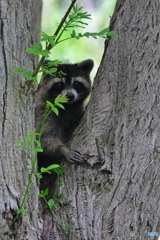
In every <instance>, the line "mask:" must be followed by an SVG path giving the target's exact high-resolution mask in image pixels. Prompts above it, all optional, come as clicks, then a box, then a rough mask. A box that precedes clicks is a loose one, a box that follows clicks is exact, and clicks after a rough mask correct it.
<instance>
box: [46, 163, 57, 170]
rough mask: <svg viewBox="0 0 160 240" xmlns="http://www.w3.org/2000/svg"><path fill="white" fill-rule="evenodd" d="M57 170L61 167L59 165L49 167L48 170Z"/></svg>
mask: <svg viewBox="0 0 160 240" xmlns="http://www.w3.org/2000/svg"><path fill="white" fill-rule="evenodd" d="M55 168H60V165H58V164H52V165H49V166H48V167H47V168H46V169H47V170H51V169H55Z"/></svg>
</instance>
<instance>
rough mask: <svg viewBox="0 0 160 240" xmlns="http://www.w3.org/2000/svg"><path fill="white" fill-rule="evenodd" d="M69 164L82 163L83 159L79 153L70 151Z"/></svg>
mask: <svg viewBox="0 0 160 240" xmlns="http://www.w3.org/2000/svg"><path fill="white" fill-rule="evenodd" d="M70 162H72V163H83V162H84V158H83V156H82V155H81V153H80V152H78V151H77V150H72V151H71V155H70Z"/></svg>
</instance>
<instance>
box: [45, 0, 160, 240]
mask: <svg viewBox="0 0 160 240" xmlns="http://www.w3.org/2000/svg"><path fill="white" fill-rule="evenodd" d="M159 26H160V4H159V0H154V1H152V0H141V1H139V0H134V1H132V0H118V2H117V4H116V8H115V13H114V15H113V17H112V20H111V29H112V30H116V31H117V33H118V34H119V35H120V38H119V39H116V40H114V39H110V40H109V41H107V42H106V44H105V52H104V56H103V59H102V62H101V65H100V67H99V70H98V73H97V75H96V78H95V82H94V86H93V94H92V96H91V100H90V103H89V105H88V108H87V111H86V113H85V117H84V119H83V121H82V124H81V125H80V126H79V128H78V129H77V131H76V132H75V135H74V137H73V139H72V141H71V147H72V148H75V149H77V150H79V151H80V152H82V153H85V156H86V157H88V161H87V163H86V164H84V165H78V166H77V165H70V164H68V163H64V168H65V170H66V171H65V173H64V175H63V177H62V179H61V180H62V182H63V186H62V187H61V191H62V193H63V194H64V196H65V199H67V200H68V201H70V204H69V205H68V206H67V207H66V208H67V213H66V211H63V210H61V211H58V210H57V213H58V214H59V216H60V218H61V222H62V223H64V224H65V223H67V222H68V218H69V219H70V220H69V223H70V227H71V233H70V238H68V239H70V240H74V239H79V240H82V239H83V240H93V239H94V240H109V239H110V240H111V239H116V240H117V239H121V240H128V239H142V240H143V239H148V238H147V236H148V232H159V234H160V218H159V216H160V215H159V213H160V187H159V186H160V172H159V158H160V124H159V122H160V84H159V75H160V60H159V59H160V47H159V46H160V36H159V31H160V30H159ZM97 51H98V49H97ZM50 234H51V235H52V236H55V237H54V239H57V240H58V239H67V236H65V235H64V234H63V233H62V232H60V231H59V228H57V227H55V225H54V228H53V229H52V232H50ZM51 235H50V236H51ZM49 239H51V238H49Z"/></svg>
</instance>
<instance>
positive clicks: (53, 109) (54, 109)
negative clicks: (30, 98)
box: [52, 106, 59, 116]
mask: <svg viewBox="0 0 160 240" xmlns="http://www.w3.org/2000/svg"><path fill="white" fill-rule="evenodd" d="M52 111H53V112H54V113H55V114H56V115H57V116H58V114H59V111H58V109H57V108H56V107H54V106H52Z"/></svg>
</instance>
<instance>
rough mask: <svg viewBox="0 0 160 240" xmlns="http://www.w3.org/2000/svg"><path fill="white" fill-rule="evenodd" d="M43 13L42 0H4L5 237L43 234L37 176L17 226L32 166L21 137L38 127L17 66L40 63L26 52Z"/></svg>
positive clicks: (0, 13)
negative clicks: (21, 144)
mask: <svg viewBox="0 0 160 240" xmlns="http://www.w3.org/2000/svg"><path fill="white" fill-rule="evenodd" d="M35 4H36V5H35ZM35 6H36V7H35ZM40 15H41V1H40V0H29V1H28V0H21V1H19V0H8V1H6V0H1V1H0V176H1V177H0V239H1V240H14V239H16V240H22V239H28V240H35V239H40V238H38V236H39V235H40V234H41V219H40V218H39V215H38V214H39V203H38V187H37V184H36V181H35V179H33V185H32V187H31V190H30V192H29V195H28V197H27V201H26V204H25V206H24V207H25V208H26V209H28V213H26V214H25V215H22V216H21V218H19V220H18V222H16V224H15V225H14V226H13V225H12V220H13V218H14V214H15V212H16V211H17V210H18V209H19V204H20V202H21V200H22V196H23V194H24V192H25V188H26V185H27V181H28V176H29V172H30V170H31V156H30V154H29V153H28V152H27V151H25V150H22V149H20V148H19V147H18V144H16V141H23V138H24V136H26V135H28V134H29V130H32V131H34V104H33V103H34V101H33V89H34V86H32V87H31V86H30V87H28V84H27V81H26V79H25V78H24V77H22V75H20V74H16V73H13V72H12V71H13V67H21V68H24V69H26V70H30V71H32V69H33V68H34V67H35V63H36V59H35V57H33V56H31V55H29V54H27V53H26V52H25V49H26V48H27V47H29V46H30V45H31V44H34V43H36V41H37V38H36V37H35V36H38V33H39V32H40ZM36 16H37V17H36ZM35 26H36V27H35ZM33 30H34V32H33Z"/></svg>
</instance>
